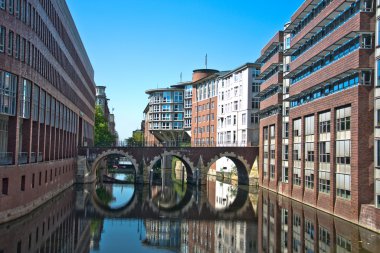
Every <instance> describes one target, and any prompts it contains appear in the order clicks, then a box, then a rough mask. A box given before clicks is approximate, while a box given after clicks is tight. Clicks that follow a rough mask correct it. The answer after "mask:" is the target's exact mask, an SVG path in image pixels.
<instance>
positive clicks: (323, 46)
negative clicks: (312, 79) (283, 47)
mask: <svg viewBox="0 0 380 253" xmlns="http://www.w3.org/2000/svg"><path fill="white" fill-rule="evenodd" d="M369 19H370V16H369V13H365V12H362V13H359V15H356V16H354V17H353V18H351V19H350V20H349V21H347V22H346V23H344V24H343V25H342V26H340V27H339V28H338V29H336V30H335V31H333V32H332V33H331V34H330V35H329V36H327V37H325V38H324V39H322V40H321V41H320V42H318V43H317V44H316V45H314V46H313V47H311V48H309V49H308V50H307V51H306V52H307V53H306V52H305V53H303V54H302V55H300V56H299V57H297V58H296V59H295V60H294V61H292V62H291V63H290V64H289V67H290V71H291V72H294V71H297V70H298V69H299V68H302V67H303V66H305V65H307V63H308V62H310V61H315V58H318V56H321V55H325V54H326V53H328V52H330V51H333V50H334V49H335V48H336V47H338V46H340V45H342V44H343V43H344V42H345V41H347V40H349V39H350V38H353V37H355V36H356V35H358V34H359V32H358V31H370V28H371V27H370V24H369Z"/></svg>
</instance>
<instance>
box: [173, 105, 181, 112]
mask: <svg viewBox="0 0 380 253" xmlns="http://www.w3.org/2000/svg"><path fill="white" fill-rule="evenodd" d="M174 111H175V112H182V111H183V105H182V104H175V105H174Z"/></svg>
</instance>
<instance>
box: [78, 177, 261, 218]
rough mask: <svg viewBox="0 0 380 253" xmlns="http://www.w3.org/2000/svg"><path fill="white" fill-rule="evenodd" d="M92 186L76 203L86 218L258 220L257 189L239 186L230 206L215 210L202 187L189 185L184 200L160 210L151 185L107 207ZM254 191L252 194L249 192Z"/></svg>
mask: <svg viewBox="0 0 380 253" xmlns="http://www.w3.org/2000/svg"><path fill="white" fill-rule="evenodd" d="M95 189H96V188H95V186H94V185H85V186H84V190H83V189H81V190H79V191H78V192H79V193H80V194H83V196H80V197H79V198H78V200H80V201H77V203H76V211H77V213H78V214H80V215H83V216H85V217H86V218H107V219H141V218H144V219H162V218H169V219H190V220H239V221H255V220H256V219H257V203H258V202H257V201H255V200H252V197H251V195H252V196H257V193H258V188H256V187H255V188H253V189H250V190H249V191H248V188H242V187H239V188H238V190H237V194H236V198H235V200H234V202H233V203H232V205H230V206H228V207H226V208H225V209H219V210H217V209H215V208H214V207H213V206H212V205H211V203H210V202H209V200H208V196H207V190H206V189H205V186H202V187H196V186H194V187H192V186H189V187H188V188H187V190H186V193H185V195H184V196H183V198H182V199H181V200H180V201H179V202H178V203H177V204H175V205H173V206H171V207H163V206H161V205H160V204H157V203H155V201H154V197H153V196H152V194H151V189H150V186H148V185H145V186H144V185H141V184H137V185H135V189H134V193H133V196H132V197H131V199H130V200H129V201H128V202H127V203H125V204H124V205H123V206H121V207H118V208H110V207H109V206H107V205H105V204H103V203H102V201H101V200H100V199H99V198H98V197H97V194H96V191H95ZM252 190H253V191H252Z"/></svg>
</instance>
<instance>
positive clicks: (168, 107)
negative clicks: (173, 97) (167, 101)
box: [162, 105, 170, 112]
mask: <svg viewBox="0 0 380 253" xmlns="http://www.w3.org/2000/svg"><path fill="white" fill-rule="evenodd" d="M162 111H163V112H169V111H170V105H163V106H162Z"/></svg>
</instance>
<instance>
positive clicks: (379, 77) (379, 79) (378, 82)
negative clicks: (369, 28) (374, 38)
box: [376, 21, 380, 86]
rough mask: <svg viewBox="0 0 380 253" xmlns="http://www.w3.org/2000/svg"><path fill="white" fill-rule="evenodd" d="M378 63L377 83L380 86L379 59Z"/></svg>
mask: <svg viewBox="0 0 380 253" xmlns="http://www.w3.org/2000/svg"><path fill="white" fill-rule="evenodd" d="M377 22H378V23H379V22H380V21H377ZM379 33H380V31H379ZM379 35H380V34H379ZM379 39H380V38H379ZM376 64H377V83H376V86H380V60H377V61H376Z"/></svg>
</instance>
